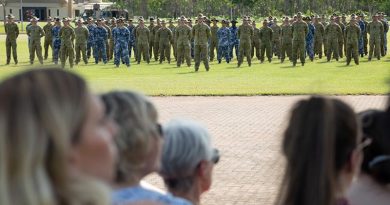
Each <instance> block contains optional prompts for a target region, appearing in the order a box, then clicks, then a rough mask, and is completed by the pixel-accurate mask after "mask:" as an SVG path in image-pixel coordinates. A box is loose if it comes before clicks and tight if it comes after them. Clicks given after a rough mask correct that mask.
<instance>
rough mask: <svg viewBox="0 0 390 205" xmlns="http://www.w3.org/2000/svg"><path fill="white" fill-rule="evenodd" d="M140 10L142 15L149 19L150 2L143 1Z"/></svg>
mask: <svg viewBox="0 0 390 205" xmlns="http://www.w3.org/2000/svg"><path fill="white" fill-rule="evenodd" d="M140 7H141V8H140V10H141V15H142V16H143V17H144V18H145V19H148V18H149V13H148V0H141V5H140Z"/></svg>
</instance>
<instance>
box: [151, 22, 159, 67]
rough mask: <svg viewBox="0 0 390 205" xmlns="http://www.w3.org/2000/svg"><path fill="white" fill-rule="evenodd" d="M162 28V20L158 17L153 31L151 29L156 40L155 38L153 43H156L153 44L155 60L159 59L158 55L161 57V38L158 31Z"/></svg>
mask: <svg viewBox="0 0 390 205" xmlns="http://www.w3.org/2000/svg"><path fill="white" fill-rule="evenodd" d="M160 28H161V20H160V19H157V25H156V26H155V27H154V28H153V31H151V33H152V35H151V37H152V38H154V40H153V43H154V45H153V55H154V61H158V57H159V51H160V42H159V39H157V31H158V30H159V29H160ZM150 57H151V56H150Z"/></svg>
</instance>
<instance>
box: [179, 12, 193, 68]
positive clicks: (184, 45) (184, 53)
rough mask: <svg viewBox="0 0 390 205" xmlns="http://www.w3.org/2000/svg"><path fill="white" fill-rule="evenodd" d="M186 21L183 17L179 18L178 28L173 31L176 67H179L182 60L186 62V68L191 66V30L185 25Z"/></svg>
mask: <svg viewBox="0 0 390 205" xmlns="http://www.w3.org/2000/svg"><path fill="white" fill-rule="evenodd" d="M186 21H187V20H186V19H185V17H181V18H180V23H179V26H178V27H177V28H176V31H175V36H176V43H177V67H180V66H181V64H182V62H183V61H184V59H185V60H186V62H187V66H188V67H190V66H191V38H192V29H191V27H189V26H188V25H187V24H186Z"/></svg>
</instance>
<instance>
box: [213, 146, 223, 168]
mask: <svg viewBox="0 0 390 205" xmlns="http://www.w3.org/2000/svg"><path fill="white" fill-rule="evenodd" d="M212 152H213V153H212V155H213V156H212V157H211V161H212V162H213V163H214V164H217V163H218V162H219V159H220V158H221V155H220V154H219V150H218V149H215V148H214V149H213V151H212Z"/></svg>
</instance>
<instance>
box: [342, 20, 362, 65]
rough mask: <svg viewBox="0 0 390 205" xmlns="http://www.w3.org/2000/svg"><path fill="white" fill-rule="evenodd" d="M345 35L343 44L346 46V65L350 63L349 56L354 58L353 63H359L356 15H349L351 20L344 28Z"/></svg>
mask: <svg viewBox="0 0 390 205" xmlns="http://www.w3.org/2000/svg"><path fill="white" fill-rule="evenodd" d="M345 36H346V39H347V42H346V43H345V46H346V47H347V53H346V56H347V65H349V64H350V63H351V58H352V57H353V59H354V60H355V64H356V65H359V49H358V48H359V37H360V28H359V26H358V24H357V22H356V16H355V15H352V16H351V21H350V23H349V25H348V26H347V27H346V28H345Z"/></svg>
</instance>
